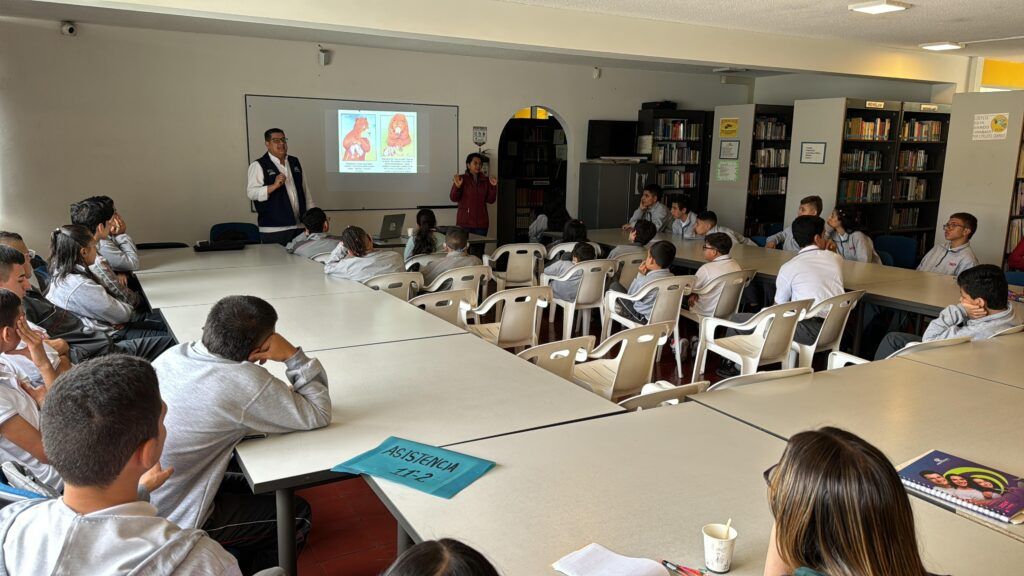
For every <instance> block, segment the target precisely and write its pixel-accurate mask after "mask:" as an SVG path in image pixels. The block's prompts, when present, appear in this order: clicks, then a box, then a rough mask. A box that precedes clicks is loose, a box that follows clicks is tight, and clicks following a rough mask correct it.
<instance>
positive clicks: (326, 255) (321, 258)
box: [310, 252, 331, 264]
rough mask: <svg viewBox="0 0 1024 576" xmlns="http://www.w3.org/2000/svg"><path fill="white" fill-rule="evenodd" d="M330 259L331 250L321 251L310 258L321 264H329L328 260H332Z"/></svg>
mask: <svg viewBox="0 0 1024 576" xmlns="http://www.w3.org/2000/svg"><path fill="white" fill-rule="evenodd" d="M330 259H331V253H330V252H321V253H319V254H314V255H313V256H312V257H311V258H310V260H312V261H313V262H318V263H320V264H327V261H328V260H330Z"/></svg>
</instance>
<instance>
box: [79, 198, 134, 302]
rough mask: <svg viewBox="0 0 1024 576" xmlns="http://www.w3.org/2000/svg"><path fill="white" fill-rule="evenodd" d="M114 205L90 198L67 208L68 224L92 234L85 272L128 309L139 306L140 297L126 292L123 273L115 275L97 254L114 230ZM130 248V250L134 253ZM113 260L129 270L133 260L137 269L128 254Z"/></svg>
mask: <svg viewBox="0 0 1024 576" xmlns="http://www.w3.org/2000/svg"><path fill="white" fill-rule="evenodd" d="M114 214H115V212H114V202H113V201H112V200H111V199H110V198H107V197H106V196H93V197H92V198H86V199H85V200H82V201H81V202H75V203H74V204H72V205H71V223H72V224H76V225H81V226H85V227H86V228H87V229H88V230H89V231H90V232H92V235H93V239H94V240H95V241H96V259H95V262H93V263H92V264H90V265H89V269H90V271H91V272H92V274H93V276H94V277H95V279H96V281H97V282H99V284H101V285H102V286H103V287H104V288H105V289H106V290H107V292H109V293H110V295H111V296H113V297H115V298H117V299H118V300H121V301H122V302H124V303H126V304H128V305H129V306H131V307H133V308H134V307H136V306H138V305H139V304H140V303H141V302H142V297H141V296H139V294H138V293H137V292H135V291H134V290H132V289H130V288H128V276H127V274H126V273H124V272H120V273H119V272H118V271H117V270H116V269H115V268H114V266H113V265H111V263H110V262H107V259H106V258H105V257H104V256H103V255H102V254H101V253H100V250H99V248H100V246H101V245H102V244H103V243H104V242H109V240H110V230H111V228H112V227H113V226H114ZM134 247H135V245H134V244H132V245H131V248H132V249H134ZM107 250H108V252H110V253H113V251H114V249H113V248H109V247H108V249H107ZM115 258H116V259H117V260H118V262H120V263H121V265H122V266H129V267H130V266H132V265H133V264H132V262H133V261H132V260H131V258H134V268H133V269H138V267H139V263H138V255H137V254H134V253H133V254H131V258H129V257H128V256H126V255H125V254H123V253H118V254H115Z"/></svg>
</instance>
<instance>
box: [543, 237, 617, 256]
mask: <svg viewBox="0 0 1024 576" xmlns="http://www.w3.org/2000/svg"><path fill="white" fill-rule="evenodd" d="M577 244H579V242H559V243H558V244H555V245H554V246H551V247H550V248H548V255H547V256H546V258H547V259H548V260H557V259H558V258H560V257H561V256H562V254H565V253H567V252H572V251H573V250H574V249H575V248H576V245H577ZM587 244H590V245H591V246H593V247H594V255H595V256H596V257H597V258H600V257H601V255H602V254H604V252H603V251H602V249H601V245H600V244H598V243H597V242H590V241H589V240H588V241H587Z"/></svg>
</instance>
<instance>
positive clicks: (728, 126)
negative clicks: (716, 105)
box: [718, 118, 740, 138]
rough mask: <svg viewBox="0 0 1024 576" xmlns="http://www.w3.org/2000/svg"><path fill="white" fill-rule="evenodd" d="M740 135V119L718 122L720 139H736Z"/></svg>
mask: <svg viewBox="0 0 1024 576" xmlns="http://www.w3.org/2000/svg"><path fill="white" fill-rule="evenodd" d="M739 133H740V119H739V118H722V119H721V120H719V121H718V136H719V138H735V137H736V136H738V135H739Z"/></svg>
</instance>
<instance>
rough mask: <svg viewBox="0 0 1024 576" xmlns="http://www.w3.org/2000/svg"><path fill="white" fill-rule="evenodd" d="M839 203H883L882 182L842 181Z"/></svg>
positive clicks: (840, 182)
mask: <svg viewBox="0 0 1024 576" xmlns="http://www.w3.org/2000/svg"><path fill="white" fill-rule="evenodd" d="M839 201H840V202H846V203H851V204H852V203H857V202H881V201H882V182H881V181H880V180H840V181H839Z"/></svg>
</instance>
